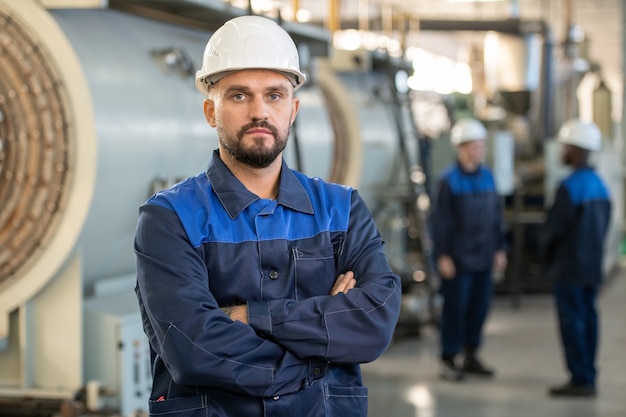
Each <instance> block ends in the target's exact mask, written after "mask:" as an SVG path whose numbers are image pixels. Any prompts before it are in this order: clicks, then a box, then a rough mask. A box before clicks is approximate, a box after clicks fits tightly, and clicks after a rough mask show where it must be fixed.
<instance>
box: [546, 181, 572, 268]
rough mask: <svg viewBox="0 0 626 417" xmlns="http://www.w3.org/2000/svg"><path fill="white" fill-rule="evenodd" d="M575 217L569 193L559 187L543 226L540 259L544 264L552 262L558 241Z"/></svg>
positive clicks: (562, 187) (561, 186)
mask: <svg viewBox="0 0 626 417" xmlns="http://www.w3.org/2000/svg"><path fill="white" fill-rule="evenodd" d="M575 215H576V212H575V207H574V205H573V203H572V200H571V198H570V195H569V192H568V191H567V189H566V188H565V187H564V186H563V185H560V186H559V187H558V189H557V191H556V196H555V198H554V203H553V204H552V207H550V209H549V210H548V214H547V217H546V222H545V224H544V230H543V239H542V259H543V261H544V263H550V262H551V261H552V260H553V258H554V252H555V250H556V248H557V246H558V244H559V241H560V240H561V239H562V237H563V236H564V235H565V234H566V233H567V230H568V227H569V225H571V224H572V222H573V220H574V217H575Z"/></svg>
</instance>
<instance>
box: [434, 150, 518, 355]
mask: <svg viewBox="0 0 626 417" xmlns="http://www.w3.org/2000/svg"><path fill="white" fill-rule="evenodd" d="M431 221H432V227H433V243H434V255H435V257H436V258H438V257H439V256H441V255H448V256H450V257H451V258H452V259H453V261H454V265H455V268H456V276H455V277H454V279H442V280H441V293H442V295H443V298H444V306H443V311H442V317H441V350H442V352H441V354H442V357H444V358H446V357H452V356H454V355H456V354H457V353H459V352H460V351H461V350H462V349H463V348H468V349H470V350H476V349H477V348H478V347H479V346H480V343H481V335H482V327H483V324H484V322H485V319H486V317H487V313H488V311H489V306H490V302H491V297H492V292H493V280H492V267H493V259H494V255H495V253H496V251H498V250H500V249H504V248H505V237H506V234H505V228H504V221H503V217H502V204H501V199H500V197H499V196H498V194H497V193H496V186H495V181H494V178H493V175H492V174H491V171H489V169H487V168H486V167H485V166H484V165H481V166H479V168H478V170H477V171H476V172H466V171H464V170H463V168H462V167H461V165H460V164H459V163H458V162H457V163H455V164H454V165H452V166H451V167H449V168H448V169H447V170H445V171H444V172H443V173H442V175H441V177H440V179H439V181H438V184H437V190H436V195H435V199H434V207H433V214H432V216H431Z"/></svg>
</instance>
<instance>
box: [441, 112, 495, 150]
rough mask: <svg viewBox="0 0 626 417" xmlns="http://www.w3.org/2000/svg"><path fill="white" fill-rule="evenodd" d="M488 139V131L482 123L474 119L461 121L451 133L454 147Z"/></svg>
mask: <svg viewBox="0 0 626 417" xmlns="http://www.w3.org/2000/svg"><path fill="white" fill-rule="evenodd" d="M485 139H487V129H485V126H483V124H482V123H481V122H479V121H478V120H476V119H472V118H464V119H459V120H458V121H457V122H456V123H455V124H454V126H453V127H452V131H451V132H450V141H451V142H452V144H453V145H454V146H459V145H460V144H462V143H465V142H470V141H472V140H485Z"/></svg>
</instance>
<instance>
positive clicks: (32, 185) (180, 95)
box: [0, 0, 406, 407]
mask: <svg viewBox="0 0 626 417" xmlns="http://www.w3.org/2000/svg"><path fill="white" fill-rule="evenodd" d="M0 21H1V22H2V24H1V28H0V402H1V401H2V399H5V398H56V399H67V398H72V397H73V396H74V395H75V394H76V392H77V391H78V390H80V389H81V388H85V386H87V385H88V384H87V383H88V382H89V380H91V379H92V378H97V377H98V375H95V376H94V375H91V374H90V375H88V374H89V372H91V373H93V372H96V373H97V372H105V370H103V368H106V367H108V368H109V371H110V370H111V369H110V368H112V367H115V366H119V365H115V363H114V362H115V358H113V359H111V358H110V357H108V356H107V357H105V354H107V355H108V353H107V352H105V351H106V349H105V348H103V347H102V346H98V343H97V341H98V340H100V339H98V338H99V337H102V336H103V334H104V331H100V329H96V331H95V332H94V326H92V324H94V323H96V324H95V326H96V327H97V326H102V327H103V328H104V327H105V326H109V324H110V323H109V324H107V323H108V322H107V320H108V319H106V320H105V319H103V317H104V316H107V317H113V318H114V322H115V323H114V325H115V326H118V327H120V326H121V327H123V325H124V323H125V320H127V319H128V318H129V317H130V318H131V321H132V320H134V317H135V316H134V315H135V314H136V306H135V304H134V300H133V294H132V288H129V287H128V285H129V281H132V277H133V276H134V272H135V257H134V253H133V248H132V243H133V237H134V231H135V223H136V219H137V210H138V207H139V205H140V204H141V203H142V202H144V201H145V200H146V199H147V197H148V196H149V195H150V194H151V193H152V192H154V190H155V189H158V188H161V187H165V186H167V185H168V184H170V183H172V182H174V181H177V180H178V179H181V178H184V177H186V176H189V175H195V174H197V173H198V172H200V171H202V170H204V169H205V168H206V165H207V162H208V160H209V158H210V155H211V152H212V150H213V149H215V148H216V147H217V138H216V134H215V131H214V130H213V129H212V128H211V127H210V126H208V125H207V123H206V121H205V119H204V116H203V112H202V96H201V95H200V94H199V93H198V92H197V91H196V90H195V88H194V84H193V75H194V74H195V70H196V69H197V68H199V65H200V60H201V57H202V53H203V50H204V46H205V44H206V41H207V39H208V37H209V36H210V32H209V31H207V30H201V29H197V28H194V27H190V26H184V25H176V24H171V23H167V22H163V21H160V20H155V19H151V18H148V17H142V16H138V15H135V14H129V13H126V12H123V11H119V10H111V9H107V8H83V9H66V8H62V9H45V8H43V7H42V6H40V3H39V2H37V1H35V0H0ZM308 69H309V71H310V72H309V75H310V79H311V82H310V83H309V85H307V86H306V87H304V88H302V89H301V90H300V91H299V92H298V96H299V98H300V99H301V101H302V105H301V112H300V115H299V117H298V119H297V123H296V126H295V128H294V131H293V134H292V136H293V137H292V139H291V141H290V144H289V145H288V148H287V150H286V153H285V155H286V159H287V161H288V163H289V164H290V165H291V166H292V167H294V168H298V169H301V170H302V171H304V172H306V173H307V174H310V175H316V176H321V177H324V178H326V179H329V180H332V181H336V182H342V183H346V184H348V185H353V186H356V187H358V188H359V189H361V191H362V194H363V195H364V196H365V198H366V201H367V202H368V204H370V205H371V206H372V207H374V206H377V205H378V204H379V203H381V201H382V202H384V200H385V199H386V197H385V196H384V195H381V194H380V192H381V188H385V187H386V186H388V185H389V184H390V183H393V182H394V181H396V180H397V178H395V177H396V176H398V175H397V174H398V173H397V165H398V164H397V162H398V158H399V154H398V150H399V145H398V142H397V140H396V138H397V136H398V126H397V124H395V123H394V116H393V114H392V113H393V110H391V112H390V109H392V108H393V107H390V100H389V97H388V92H387V93H385V91H386V90H385V88H381V86H383V87H384V80H385V79H386V78H385V77H386V74H385V73H384V72H383V73H380V74H383V75H379V76H374V78H372V75H371V74H370V75H368V72H371V70H372V68H366V69H365V73H364V72H363V71H362V70H359V69H357V70H358V71H355V72H354V73H351V72H350V71H347V72H346V71H344V72H343V73H342V74H341V75H340V76H338V75H337V71H335V69H334V68H333V66H332V63H331V60H329V59H328V57H326V58H325V57H316V58H315V59H313V60H312V62H311V65H310V67H309V68H308ZM357 73H358V74H357ZM363 77H365V78H363ZM381 77H382V78H381ZM363 80H367V81H368V83H369V84H368V85H369V86H370V87H371V88H370V89H364V88H363V85H362V81H363ZM381 93H384V94H382V95H381ZM385 94H387V97H386V98H385ZM336 138H340V139H336ZM362 166H365V167H366V169H362ZM394 167H396V168H395V169H396V170H395V171H394ZM405 180H406V179H405ZM401 181H402V180H401ZM397 211H398V212H399V213H400V214H398V216H403V214H402V213H401V210H397ZM387 217H388V218H389V217H390V216H387ZM387 226H389V230H390V231H391V232H390V233H392V235H393V233H396V234H397V233H398V230H404V228H406V225H404V224H402V222H395V223H394V222H391V221H386V222H384V223H382V224H381V227H385V228H386V227H387ZM394 250H395V251H396V252H397V253H398V254H401V253H402V252H403V248H402V247H398V248H397V249H394ZM396 256H401V255H396ZM111 283H113V284H111ZM116 283H117V284H119V283H121V284H120V285H122V286H126V287H124V288H126V292H125V295H124V296H123V301H122V304H123V307H121V308H120V309H119V310H118V311H117V312H113V313H112V314H109V313H110V310H112V309H113V308H114V307H113V305H114V303H113V302H110V303H109V302H106V301H102V300H106V297H105V296H104V295H110V294H111V293H112V292H114V291H115V289H112V288H114V287H115V288H118V287H119V286H117V287H116V285H117V284H116ZM131 284H132V282H131ZM99 296H102V297H101V300H100V301H99V300H97V298H98V297H99ZM94 298H96V300H95V302H94V301H93V299H94ZM116 300H117V301H116V302H119V300H120V299H119V297H118V298H116ZM87 307H88V309H89V311H90V312H88V314H86V313H85V310H86V309H87ZM94 312H95V314H96V316H97V319H96V320H92V319H90V318H89V317H91V316H90V314H91V313H94ZM101 313H102V314H101ZM107 314H108V315H107ZM134 325H135V324H133V326H134ZM137 326H138V328H139V329H140V324H137ZM109 327H110V326H109ZM139 331H140V330H139ZM105 342H106V340H105ZM133 343H134V344H135V348H136V349H135V356H141V355H144V354H145V351H146V347H145V346H143V345H141V344H142V343H145V342H144V341H139V340H134V341H133ZM94 346H95V347H94ZM94 349H97V351H95V350H94ZM115 349H118V347H117V346H116V347H115ZM120 349H121V348H120ZM138 350H140V352H139V351H138ZM115 354H118V353H115ZM144 359H145V358H142V360H144ZM146 361H147V359H146ZM94 363H97V364H98V366H99V368H97V369H98V371H88V369H90V368H91V367H92V366H94ZM131 368H132V367H131ZM137 369H139V368H137ZM141 369H144V371H145V364H143V365H141ZM123 378H126V376H124V375H122V376H120V375H113V376H111V379H112V380H113V382H111V384H113V385H115V386H113V387H110V388H113V389H117V390H118V392H117V394H120V392H119V391H122V390H123V389H124V386H123V385H120V384H122V383H121V382H120V381H119V380H120V379H123ZM129 378H132V376H130V377H129ZM105 379H106V378H105ZM135 379H137V378H136V375H135ZM141 383H142V384H144V386H142V387H140V388H138V389H142V390H144V391H146V390H147V386H146V385H145V383H146V381H145V378H144V379H142V381H141ZM116 384H117V385H116ZM92 388H93V387H92ZM126 388H127V387H126ZM88 391H90V389H88ZM96 391H98V388H97V387H96ZM113 395H116V394H115V393H114V394H113ZM144 395H145V392H141V393H138V395H137V396H138V397H140V399H141V400H142V401H143V396H144ZM118 396H119V395H118ZM96 402H97V401H96ZM116 405H117V406H118V407H121V406H120V403H119V399H118V402H117V403H116Z"/></svg>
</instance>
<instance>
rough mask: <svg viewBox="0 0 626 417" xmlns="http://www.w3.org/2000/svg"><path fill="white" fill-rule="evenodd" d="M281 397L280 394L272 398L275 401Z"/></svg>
mask: <svg viewBox="0 0 626 417" xmlns="http://www.w3.org/2000/svg"><path fill="white" fill-rule="evenodd" d="M279 398H280V396H278V395H276V396H275V397H272V399H273V400H274V401H277V400H278V399H279Z"/></svg>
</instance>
